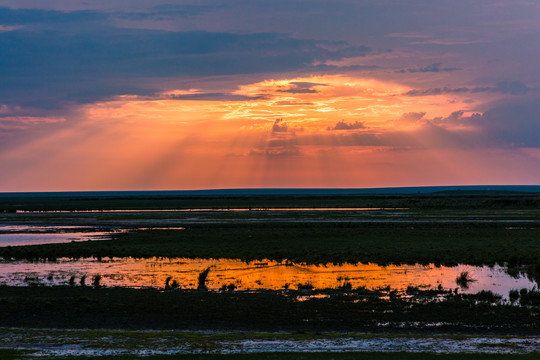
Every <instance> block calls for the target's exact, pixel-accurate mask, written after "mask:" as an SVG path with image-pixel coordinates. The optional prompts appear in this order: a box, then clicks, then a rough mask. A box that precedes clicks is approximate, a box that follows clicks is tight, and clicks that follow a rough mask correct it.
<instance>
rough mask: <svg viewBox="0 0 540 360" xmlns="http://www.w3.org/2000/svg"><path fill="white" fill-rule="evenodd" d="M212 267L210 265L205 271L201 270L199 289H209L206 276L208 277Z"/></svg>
mask: <svg viewBox="0 0 540 360" xmlns="http://www.w3.org/2000/svg"><path fill="white" fill-rule="evenodd" d="M211 268H212V267H211V266H209V267H207V268H206V269H204V270H203V271H201V272H200V273H199V279H198V284H197V289H199V290H208V287H207V286H206V278H207V277H208V273H209V272H210V269H211Z"/></svg>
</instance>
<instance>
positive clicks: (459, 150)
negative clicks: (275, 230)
mask: <svg viewBox="0 0 540 360" xmlns="http://www.w3.org/2000/svg"><path fill="white" fill-rule="evenodd" d="M539 59H540V1H537V0H492V1H486V0H454V1H439V0H410V1H401V0H333V1H323V0H272V1H262V0H229V1H222V0H198V1H195V0H193V1H172V0H168V1H167V0H107V1H104V0H92V1H81V0H56V1H55V0H50V1H38V0H0V192H11V191H82V190H89V191H91V190H189V189H223V188H369V187H395V186H400V187H401V186H433V185H538V184H540V66H539V65H540V60H539Z"/></svg>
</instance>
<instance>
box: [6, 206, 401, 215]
mask: <svg viewBox="0 0 540 360" xmlns="http://www.w3.org/2000/svg"><path fill="white" fill-rule="evenodd" d="M372 210H407V208H313V207H305V208H272V207H268V208H258V207H253V208H232V209H229V208H206V209H205V208H190V209H125V210H121V209H104V210H16V211H15V212H16V213H17V214H36V213H37V214H54V213H151V212H228V211H372Z"/></svg>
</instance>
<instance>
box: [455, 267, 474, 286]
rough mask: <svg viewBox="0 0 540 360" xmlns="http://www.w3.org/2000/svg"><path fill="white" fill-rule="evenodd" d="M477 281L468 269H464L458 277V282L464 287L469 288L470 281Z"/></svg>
mask: <svg viewBox="0 0 540 360" xmlns="http://www.w3.org/2000/svg"><path fill="white" fill-rule="evenodd" d="M473 281H476V280H475V279H473V278H472V277H471V275H470V274H469V272H468V271H462V272H461V273H460V274H459V275H458V276H457V278H456V284H457V285H458V286H459V287H460V288H462V289H468V288H469V283H470V282H473Z"/></svg>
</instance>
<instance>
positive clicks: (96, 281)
mask: <svg viewBox="0 0 540 360" xmlns="http://www.w3.org/2000/svg"><path fill="white" fill-rule="evenodd" d="M100 282H101V275H99V274H97V275H96V276H94V280H93V281H92V285H94V287H95V288H99V287H101V283H100Z"/></svg>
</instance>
